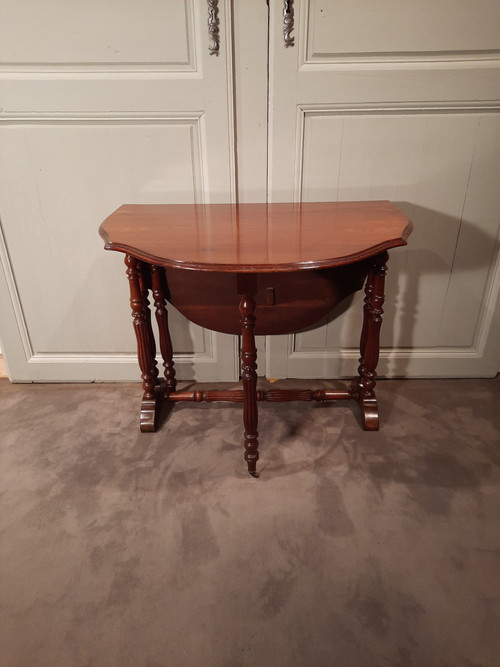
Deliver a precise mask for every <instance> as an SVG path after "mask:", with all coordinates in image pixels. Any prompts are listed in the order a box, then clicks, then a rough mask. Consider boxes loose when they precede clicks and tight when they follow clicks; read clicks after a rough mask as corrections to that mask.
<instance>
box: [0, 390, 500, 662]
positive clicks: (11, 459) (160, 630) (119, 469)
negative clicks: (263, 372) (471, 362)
mask: <svg viewBox="0 0 500 667" xmlns="http://www.w3.org/2000/svg"><path fill="white" fill-rule="evenodd" d="M301 384H305V383H301ZM139 396H140V387H139V385H134V384H121V385H11V384H9V382H8V381H6V380H3V381H0V419H1V422H0V439H1V449H0V456H1V461H0V463H1V473H0V475H1V477H0V482H1V493H2V495H1V531H2V532H1V538H2V539H1V556H0V568H1V569H0V574H1V583H0V594H1V603H2V615H1V618H0V621H1V629H0V642H1V643H0V647H1V648H0V651H1V653H0V664H1V666H2V667H43V666H47V667H49V666H50V667H59V666H61V667H80V666H81V667H101V666H102V667H115V666H116V667H127V666H129V665H130V666H134V667H160V666H162V667H177V666H179V667H199V666H203V667H205V666H206V667H212V666H213V667H240V666H254V665H255V666H259V667H260V666H264V667H267V666H269V667H295V666H299V665H300V666H303V665H312V666H319V667H322V666H325V667H326V666H339V667H351V666H352V667H364V666H366V667H377V666H379V665H380V666H384V667H392V666H410V665H411V666H419V667H420V666H432V667H438V666H439V667H444V666H449V667H461V666H463V667H478V666H480V665H481V666H484V667H497V666H498V665H500V530H499V509H498V508H499V500H500V486H499V484H500V465H499V464H500V435H499V433H500V400H499V397H500V378H497V379H495V380H433V381H430V380H413V381H384V382H380V383H379V385H378V396H379V401H380V405H381V414H382V427H381V430H380V431H379V432H378V433H365V432H363V431H362V430H361V429H360V425H359V415H358V414H357V411H356V406H355V405H354V406H352V405H349V404H347V403H337V404H330V405H326V406H322V405H318V404H316V405H312V404H300V405H298V404H265V405H262V406H261V407H260V424H259V431H260V441H261V447H260V450H261V461H260V462H259V469H260V471H261V477H260V479H253V478H251V477H250V476H248V474H247V473H246V471H245V470H246V466H245V463H244V461H243V451H242V445H241V435H242V425H241V405H233V404H217V405H215V404H212V405H206V404H203V405H182V406H180V405H178V406H176V407H175V409H174V410H173V412H172V413H171V414H170V415H169V416H168V420H167V421H166V422H165V423H163V424H162V426H161V428H160V430H159V431H158V432H157V433H154V434H141V433H140V432H139V430H138V405H139Z"/></svg>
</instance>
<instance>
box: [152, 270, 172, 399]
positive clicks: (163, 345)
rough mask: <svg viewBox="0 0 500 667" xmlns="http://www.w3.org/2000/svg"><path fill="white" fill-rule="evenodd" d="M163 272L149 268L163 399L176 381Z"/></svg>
mask: <svg viewBox="0 0 500 667" xmlns="http://www.w3.org/2000/svg"><path fill="white" fill-rule="evenodd" d="M162 274H163V271H162V268H161V267H159V266H154V265H152V266H151V283H152V289H153V299H154V304H155V309H156V310H155V315H156V321H157V323H158V330H159V333H160V351H161V356H162V358H163V367H164V369H165V371H164V372H165V385H166V386H165V397H166V398H168V395H169V394H170V392H172V391H175V388H176V384H177V383H176V379H175V368H174V360H173V351H172V340H171V338H170V331H169V328H168V311H167V307H166V298H165V290H164V288H163V275H162Z"/></svg>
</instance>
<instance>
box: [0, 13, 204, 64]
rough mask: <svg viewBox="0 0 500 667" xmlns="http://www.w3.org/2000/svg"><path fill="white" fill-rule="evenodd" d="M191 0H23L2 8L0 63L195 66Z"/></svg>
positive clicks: (194, 33) (194, 28)
mask: <svg viewBox="0 0 500 667" xmlns="http://www.w3.org/2000/svg"><path fill="white" fill-rule="evenodd" d="M194 10H195V8H194V2H193V0H188V1H187V2H185V0H169V1H168V2H163V0H142V2H140V3H137V2H131V1H130V0H128V1H124V0H106V2H99V3H93V6H92V7H89V4H88V3H82V2H80V0H45V1H44V2H43V3H41V2H38V0H23V2H5V3H3V7H2V22H1V24H0V25H1V28H0V44H1V45H2V46H1V54H2V62H3V63H4V64H6V65H17V66H23V67H25V68H28V67H30V68H32V67H33V66H38V67H40V68H43V69H44V70H46V69H47V68H50V69H52V70H57V69H61V70H69V69H71V70H73V69H74V68H75V67H81V68H86V69H88V68H89V67H90V68H92V69H94V70H98V69H102V70H106V71H109V68H110V66H113V65H115V66H117V67H120V68H123V67H124V66H125V67H126V68H127V69H131V68H134V69H140V68H141V67H145V66H147V67H148V68H155V69H161V70H163V71H166V70H168V71H176V70H193V71H194V70H195V69H196V62H195V44H196V27H195V18H194Z"/></svg>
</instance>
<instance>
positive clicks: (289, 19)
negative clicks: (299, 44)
mask: <svg viewBox="0 0 500 667" xmlns="http://www.w3.org/2000/svg"><path fill="white" fill-rule="evenodd" d="M293 28H294V12H293V0H285V1H284V3H283V37H284V40H285V48H286V47H288V46H295V37H292V35H291V34H290V33H291V32H292V30H293Z"/></svg>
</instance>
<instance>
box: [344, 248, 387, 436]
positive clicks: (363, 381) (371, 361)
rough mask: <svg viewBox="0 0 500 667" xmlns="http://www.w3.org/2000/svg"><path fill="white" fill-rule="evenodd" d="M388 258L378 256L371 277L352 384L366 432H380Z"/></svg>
mask: <svg viewBox="0 0 500 667" xmlns="http://www.w3.org/2000/svg"><path fill="white" fill-rule="evenodd" d="M388 257H389V255H388V253H387V252H384V253H382V254H380V255H377V256H376V257H375V258H374V260H373V265H372V267H371V269H370V271H369V273H368V278H367V280H366V286H365V301H364V308H363V329H362V331H361V340H360V344H359V348H360V355H361V356H360V358H359V367H358V373H359V377H358V378H356V379H355V380H353V383H352V396H353V398H355V399H356V400H357V401H358V403H359V405H360V407H361V416H362V420H363V428H364V429H365V431H378V427H379V418H378V405H377V399H376V397H375V391H374V390H375V378H376V377H377V373H376V368H377V363H378V358H379V353H380V327H381V325H382V313H383V312H384V311H383V309H382V306H383V304H384V282H385V274H386V270H387V269H386V262H387V259H388Z"/></svg>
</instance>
